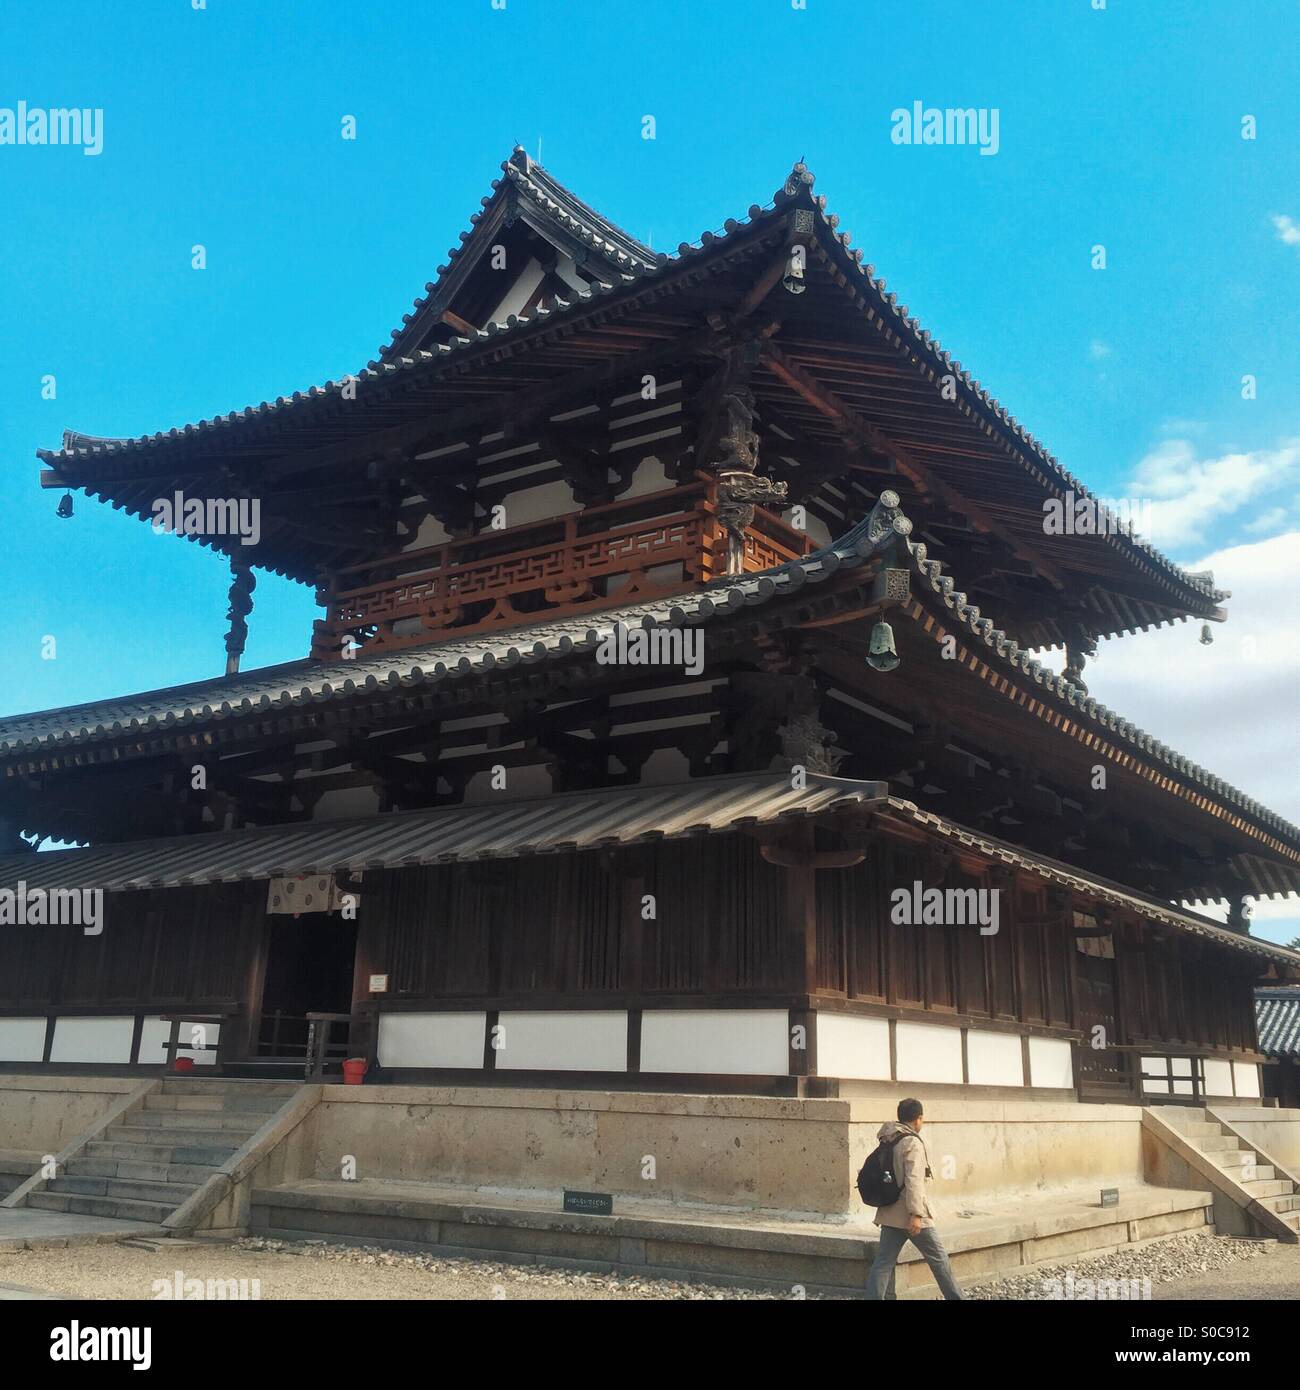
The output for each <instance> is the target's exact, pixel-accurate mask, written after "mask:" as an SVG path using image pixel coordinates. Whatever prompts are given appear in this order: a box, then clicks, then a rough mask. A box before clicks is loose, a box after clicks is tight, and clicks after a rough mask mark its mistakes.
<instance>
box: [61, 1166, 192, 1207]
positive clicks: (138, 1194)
mask: <svg viewBox="0 0 1300 1390" xmlns="http://www.w3.org/2000/svg"><path fill="white" fill-rule="evenodd" d="M196 1186H197V1184H196V1183H176V1182H143V1181H138V1180H137V1181H133V1180H132V1179H130V1178H92V1177H86V1176H84V1175H83V1174H79V1173H71V1174H68V1175H66V1176H64V1177H61V1178H54V1179H53V1180H52V1181H50V1182H49V1183H47V1184H46V1186H45V1189H44V1190H45V1191H46V1192H71V1193H74V1194H76V1195H77V1196H81V1197H124V1198H126V1199H127V1200H128V1201H141V1202H160V1203H164V1204H169V1206H170V1210H172V1211H175V1210H176V1208H177V1207H178V1206H180V1204H181V1203H182V1202H183V1201H184V1200H185V1199H186V1198H187V1197H190V1196H192V1195H193V1193H194V1189H195V1187H196Z"/></svg>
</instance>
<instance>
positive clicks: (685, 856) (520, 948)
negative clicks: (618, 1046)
mask: <svg viewBox="0 0 1300 1390" xmlns="http://www.w3.org/2000/svg"><path fill="white" fill-rule="evenodd" d="M629 880H630V881H631V883H632V885H633V886H632V888H631V890H629V886H628V884H629ZM784 892H785V884H784V878H783V875H782V871H781V870H780V869H778V868H775V867H774V866H772V865H770V864H768V863H766V861H764V860H763V859H762V858H761V856H760V854H759V849H758V846H757V844H755V843H754V842H753V841H752V840H750V839H749V838H747V837H741V836H731V835H722V836H710V837H709V838H707V839H703V838H701V839H700V840H687V841H682V842H673V843H669V844H663V845H658V846H654V847H652V848H651V849H649V850H647V851H645V852H644V853H642V854H641V855H640V857H639V859H638V861H637V865H636V869H635V872H633V871H632V870H631V869H630V868H629V866H627V865H623V866H622V867H621V868H619V869H618V870H617V871H615V870H614V869H612V868H611V866H610V865H608V864H607V863H606V862H605V861H603V860H602V858H601V856H599V855H597V854H592V853H584V854H570V855H546V856H539V857H537V858H532V859H522V860H505V861H502V862H499V863H496V864H493V865H491V866H490V867H488V868H484V869H469V868H463V867H448V868H429V869H401V870H396V871H390V872H387V873H381V874H374V875H371V876H369V877H368V879H367V889H366V900H365V902H364V906H363V908H362V911H361V913H360V915H359V922H360V925H361V930H362V933H363V944H362V949H363V952H364V955H365V959H366V960H367V961H369V962H370V963H371V965H372V967H373V968H374V969H375V970H384V971H387V973H388V974H389V976H390V979H389V991H390V996H398V997H400V996H406V997H417V998H429V999H436V998H438V997H439V996H445V997H449V998H452V997H454V998H460V997H469V998H473V997H475V996H483V997H497V996H519V995H527V994H538V995H541V996H546V995H552V996H563V997H565V998H568V997H571V996H573V995H582V994H602V993H605V994H618V993H631V992H635V993H637V994H644V995H655V994H674V995H677V994H700V995H705V994H710V993H716V992H724V991H725V992H732V993H735V992H742V993H743V992H747V991H748V992H755V993H760V992H763V991H773V990H779V989H782V988H784V989H789V988H790V979H789V973H788V966H787V963H788V962H789V961H791V960H792V959H793V949H794V948H793V941H792V937H791V933H790V932H789V931H788V929H787V925H786V924H787V918H786V915H785V896H784ZM646 896H650V897H652V898H653V899H654V915H653V917H650V918H648V919H645V920H643V919H642V915H641V904H642V900H643V898H644V897H646Z"/></svg>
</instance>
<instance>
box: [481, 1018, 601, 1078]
mask: <svg viewBox="0 0 1300 1390" xmlns="http://www.w3.org/2000/svg"><path fill="white" fill-rule="evenodd" d="M497 1021H498V1024H499V1026H500V1027H499V1032H498V1035H497V1036H498V1038H499V1039H500V1040H501V1041H502V1043H503V1044H504V1045H503V1046H500V1047H498V1048H497V1057H496V1064H497V1067H498V1069H499V1070H503V1071H504V1070H518V1069H519V1068H525V1069H527V1070H528V1071H626V1070H627V1014H626V1013H625V1012H624V1011H623V1010H621V1009H620V1010H613V1009H611V1010H603V1009H601V1010H597V1009H584V1010H581V1011H575V1012H572V1013H570V1012H566V1011H564V1010H559V1009H556V1010H543V1009H539V1010H536V1011H530V1012H520V1013H502V1014H500V1015H498V1019H497Z"/></svg>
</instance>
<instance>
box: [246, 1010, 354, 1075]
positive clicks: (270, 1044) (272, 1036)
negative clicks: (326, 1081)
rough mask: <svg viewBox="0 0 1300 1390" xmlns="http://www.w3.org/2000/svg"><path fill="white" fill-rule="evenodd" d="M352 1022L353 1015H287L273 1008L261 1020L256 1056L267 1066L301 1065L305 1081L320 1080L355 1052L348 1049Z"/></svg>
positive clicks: (255, 1049)
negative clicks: (339, 1030)
mask: <svg viewBox="0 0 1300 1390" xmlns="http://www.w3.org/2000/svg"><path fill="white" fill-rule="evenodd" d="M352 1022H353V1019H352V1015H351V1014H328V1013H306V1014H287V1013H284V1012H283V1011H282V1010H280V1009H274V1010H272V1011H271V1012H269V1013H264V1014H263V1015H262V1017H261V1019H260V1021H259V1024H258V1032H257V1039H256V1042H255V1043H254V1045H253V1054H254V1057H255V1059H256V1060H257V1061H258V1062H260V1063H262V1064H264V1065H266V1064H278V1065H280V1066H284V1067H301V1068H302V1074H303V1078H304V1079H305V1080H307V1081H319V1080H320V1079H321V1077H322V1076H324V1074H325V1072H326V1071H327V1070H330V1069H336V1070H337V1069H340V1068H341V1067H342V1065H343V1062H344V1060H345V1059H346V1058H347V1057H349V1056H351V1055H352V1054H351V1053H350V1052H349V1051H348V1046H349V1041H350V1037H351V1029H352ZM338 1029H341V1030H342V1031H341V1035H340V1034H339V1033H338V1032H336V1030H338Z"/></svg>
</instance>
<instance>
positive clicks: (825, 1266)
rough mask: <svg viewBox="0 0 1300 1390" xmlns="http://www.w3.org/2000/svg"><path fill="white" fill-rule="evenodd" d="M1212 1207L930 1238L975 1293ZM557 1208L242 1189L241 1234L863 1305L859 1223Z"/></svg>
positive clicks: (436, 1189)
mask: <svg viewBox="0 0 1300 1390" xmlns="http://www.w3.org/2000/svg"><path fill="white" fill-rule="evenodd" d="M1211 1200H1212V1199H1211V1197H1210V1195H1209V1193H1203V1192H1188V1191H1182V1190H1180V1189H1174V1188H1158V1187H1149V1186H1146V1185H1138V1186H1134V1187H1132V1188H1127V1189H1121V1192H1120V1202H1119V1205H1118V1206H1116V1207H1106V1208H1102V1207H1100V1206H1099V1205H1098V1204H1097V1203H1098V1194H1097V1192H1096V1190H1095V1189H1092V1188H1089V1189H1087V1190H1083V1189H1080V1190H1078V1191H1076V1192H1069V1191H1067V1192H1062V1193H1058V1194H1056V1195H1054V1196H1051V1197H1044V1198H1042V1199H1040V1200H1037V1201H1035V1202H1033V1204H1032V1206H1029V1207H1026V1206H1025V1205H1023V1204H1017V1205H1016V1206H1015V1207H1014V1209H1013V1208H1012V1207H1011V1206H1007V1207H1005V1208H1003V1209H1002V1210H1000V1211H999V1210H997V1209H996V1208H990V1209H989V1210H987V1211H984V1212H982V1213H979V1214H977V1215H973V1216H971V1217H969V1218H966V1219H961V1218H953V1219H951V1220H948V1221H946V1222H945V1223H944V1224H943V1226H942V1228H941V1231H942V1235H943V1238H944V1241H945V1244H946V1245H947V1248H948V1252H949V1255H950V1256H951V1258H952V1264H953V1269H954V1270H955V1272H956V1274H957V1277H958V1279H959V1280H961V1281H962V1282H964V1283H975V1282H978V1281H979V1280H981V1279H988V1278H1000V1277H1003V1276H1005V1275H1007V1274H1008V1273H1011V1272H1013V1271H1015V1270H1018V1269H1023V1268H1025V1267H1026V1266H1030V1265H1039V1264H1046V1263H1051V1262H1059V1261H1068V1260H1069V1259H1070V1258H1071V1257H1072V1256H1085V1255H1092V1254H1100V1253H1103V1252H1105V1251H1107V1250H1111V1249H1115V1248H1117V1247H1119V1246H1123V1245H1127V1244H1131V1243H1134V1242H1144V1241H1148V1240H1151V1239H1153V1238H1158V1237H1161V1236H1166V1235H1173V1234H1176V1233H1177V1232H1180V1231H1186V1230H1194V1229H1196V1228H1198V1227H1203V1226H1204V1225H1205V1224H1206V1221H1207V1217H1208V1213H1209V1210H1210V1207H1211ZM560 1202H561V1194H559V1193H558V1192H557V1193H553V1194H551V1193H539V1192H530V1193H528V1194H527V1195H512V1194H504V1193H501V1194H495V1193H493V1194H489V1193H484V1192H482V1191H481V1190H478V1191H476V1190H472V1189H466V1188H463V1187H461V1188H458V1187H452V1186H440V1185H437V1184H431V1183H408V1182H388V1181H383V1180H377V1179H371V1180H368V1181H359V1182H346V1183H345V1182H337V1181H327V1180H321V1179H310V1180H305V1181H299V1182H292V1183H286V1184H283V1185H281V1186H276V1187H269V1188H258V1189H255V1190H254V1192H253V1194H252V1204H251V1234H253V1235H261V1236H267V1237H278V1238H281V1239H286V1240H327V1241H337V1242H340V1243H349V1244H363V1245H377V1246H386V1247H389V1248H394V1249H414V1250H425V1251H428V1252H430V1253H434V1254H441V1255H451V1256H460V1257H462V1258H478V1259H491V1260H501V1261H506V1262H509V1263H544V1264H553V1265H561V1266H564V1267H568V1268H579V1269H588V1270H592V1271H596V1272H609V1271H612V1270H618V1271H619V1272H621V1273H624V1274H639V1275H642V1276H644V1277H646V1278H665V1279H700V1280H707V1281H709V1282H711V1283H723V1284H738V1285H748V1286H756V1287H760V1288H768V1289H772V1290H781V1291H785V1292H789V1291H790V1290H792V1289H793V1288H795V1287H796V1286H801V1287H802V1288H803V1289H805V1290H807V1291H808V1292H811V1293H824V1294H838V1295H844V1296H849V1297H854V1296H858V1297H860V1296H861V1295H862V1294H863V1292H864V1290H865V1288H866V1278H867V1271H868V1269H869V1268H870V1266H871V1261H872V1259H873V1258H874V1256H875V1251H876V1227H875V1226H874V1225H872V1224H871V1223H870V1222H869V1221H865V1220H861V1219H857V1220H852V1221H845V1222H838V1223H829V1222H823V1221H816V1220H807V1221H803V1220H787V1221H782V1220H775V1219H771V1217H769V1216H765V1215H760V1214H758V1213H751V1212H737V1211H734V1210H732V1211H724V1210H720V1209H713V1210H710V1209H707V1208H703V1207H700V1208H697V1209H694V1210H690V1209H686V1208H683V1207H682V1206H680V1205H679V1206H673V1207H671V1208H670V1207H668V1206H667V1205H666V1204H663V1203H652V1202H636V1201H631V1200H619V1201H618V1202H617V1203H616V1210H615V1214H614V1215H613V1216H587V1215H572V1214H567V1213H564V1212H562V1211H560V1210H559V1207H560ZM896 1287H897V1291H898V1296H899V1297H900V1298H916V1297H920V1298H924V1297H928V1296H930V1295H931V1294H932V1292H933V1291H934V1283H933V1280H932V1279H931V1277H930V1272H929V1270H928V1268H927V1267H926V1265H925V1263H924V1261H923V1260H921V1259H920V1258H919V1257H918V1256H917V1254H916V1252H915V1251H914V1250H913V1249H912V1247H911V1246H908V1247H907V1250H906V1253H905V1254H904V1257H903V1259H902V1260H901V1261H900V1263H899V1267H898V1273H897V1282H896Z"/></svg>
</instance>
